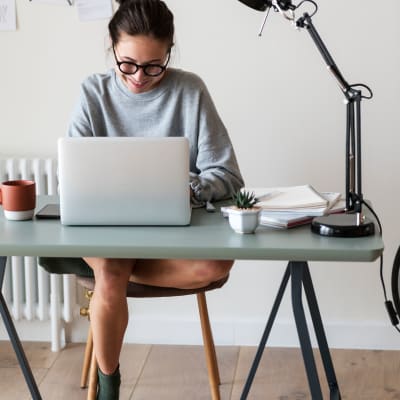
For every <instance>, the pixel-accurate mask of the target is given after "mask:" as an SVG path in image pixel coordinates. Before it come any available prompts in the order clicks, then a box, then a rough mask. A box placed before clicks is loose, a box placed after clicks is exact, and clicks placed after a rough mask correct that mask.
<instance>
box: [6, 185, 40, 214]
mask: <svg viewBox="0 0 400 400" xmlns="http://www.w3.org/2000/svg"><path fill="white" fill-rule="evenodd" d="M0 204H2V205H3V210H4V215H5V217H6V218H7V219H9V220H13V221H23V220H27V219H32V217H33V215H34V212H35V206H36V187H35V182H34V181H27V180H16V181H7V182H3V183H2V184H1V188H0Z"/></svg>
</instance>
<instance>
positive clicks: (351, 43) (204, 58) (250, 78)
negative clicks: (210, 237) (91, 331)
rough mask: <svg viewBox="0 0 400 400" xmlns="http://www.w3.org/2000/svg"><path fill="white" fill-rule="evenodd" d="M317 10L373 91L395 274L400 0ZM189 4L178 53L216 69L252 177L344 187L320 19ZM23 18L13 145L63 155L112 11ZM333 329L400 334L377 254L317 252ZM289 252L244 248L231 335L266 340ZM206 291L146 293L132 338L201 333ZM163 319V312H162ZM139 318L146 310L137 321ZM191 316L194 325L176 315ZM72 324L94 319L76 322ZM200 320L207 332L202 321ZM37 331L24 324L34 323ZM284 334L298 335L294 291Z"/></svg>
mask: <svg viewBox="0 0 400 400" xmlns="http://www.w3.org/2000/svg"><path fill="white" fill-rule="evenodd" d="M317 2H318V4H319V6H320V10H319V12H318V14H317V15H316V16H315V17H314V23H315V25H316V27H317V29H318V30H319V32H320V34H321V36H322V38H323V39H324V41H325V43H326V45H327V47H328V49H329V50H330V52H331V54H332V55H333V57H334V59H335V61H336V62H337V64H338V66H339V68H340V69H341V71H342V72H343V75H344V76H345V78H346V79H347V80H348V81H349V82H351V83H356V82H357V83H358V82H362V83H366V84H368V85H369V86H370V87H371V88H372V89H373V91H374V94H375V97H374V98H373V100H371V101H365V102H363V157H364V158H363V173H364V179H363V181H364V188H363V191H364V194H365V196H366V197H367V198H368V199H371V200H372V201H373V204H374V207H375V209H376V211H377V212H378V214H379V215H380V217H381V220H382V224H383V227H384V240H385V246H386V250H385V278H386V283H387V285H388V289H389V287H390V285H389V283H390V282H389V278H390V269H391V263H392V260H393V257H394V253H395V251H396V249H397V246H398V245H399V239H398V237H397V236H398V235H397V229H396V224H397V223H398V219H399V218H398V216H397V215H398V202H397V199H398V198H399V195H400V187H399V185H398V183H397V179H396V178H397V171H398V169H399V161H398V157H397V151H396V148H397V145H400V140H399V139H398V137H397V135H396V134H395V133H396V130H398V126H399V125H400V113H399V111H398V110H399V107H398V105H399V102H398V97H397V96H396V95H397V94H398V91H399V89H400V78H399V74H398V71H400V55H399V52H398V43H397V42H398V38H399V37H400V36H399V33H400V32H399V30H400V28H399V24H398V23H397V16H398V15H399V12H400V4H399V2H398V1H395V0H389V1H385V2H384V3H383V4H382V5H379V6H378V5H377V2H375V1H371V0H368V1H365V0H352V1H348V0H336V1H328V0H317ZM167 3H168V5H169V6H170V8H171V9H172V10H173V12H174V13H175V17H176V30H177V40H176V43H177V45H176V49H175V50H176V52H175V55H174V57H173V64H174V65H175V66H178V67H182V68H185V69H189V70H193V71H195V72H197V73H198V74H199V75H200V76H202V77H203V79H204V80H205V81H206V83H207V85H208V87H209V89H210V91H211V93H212V95H213V97H214V99H215V103H216V105H217V108H218V109H219V111H220V114H221V116H222V118H223V120H224V121H225V123H226V125H227V127H228V129H229V131H230V134H231V138H232V141H233V143H234V146H235V149H236V151H237V156H238V159H239V163H240V166H241V169H242V172H243V174H244V177H245V180H246V183H247V184H248V185H250V186H261V185H262V186H274V185H294V184H303V183H310V184H312V185H314V186H315V187H316V188H317V189H319V190H327V191H329V190H334V191H343V188H344V145H345V143H344V127H345V106H344V104H343V101H342V100H343V95H342V93H341V92H340V90H339V89H338V87H337V85H336V82H335V81H334V79H333V78H332V77H331V76H330V75H329V73H328V72H327V71H326V68H325V65H324V63H323V61H322V59H321V57H320V55H319V53H318V51H317V50H316V48H315V47H314V44H313V42H312V41H311V39H310V37H309V36H308V33H307V32H305V31H300V32H297V31H296V30H295V29H293V28H292V26H291V25H290V23H288V22H287V21H285V20H284V19H283V18H282V17H281V16H280V15H278V14H275V13H271V15H270V17H269V20H268V23H267V26H266V28H265V31H264V36H263V37H262V38H259V37H258V36H257V33H258V29H259V26H260V23H261V20H262V14H261V13H257V12H255V11H253V10H251V9H249V8H247V7H245V6H244V5H242V4H241V3H239V2H238V1H235V0H218V1H215V0H203V1H201V2H199V1H194V0H185V1H178V0H167ZM17 13H18V31H17V32H9V33H8V32H2V33H0V51H1V62H0V79H1V88H0V121H1V122H0V132H1V136H0V155H2V156H4V155H35V156H37V155H39V156H48V155H51V156H54V155H55V148H56V139H57V138H58V137H59V136H62V135H63V134H64V132H65V129H66V124H67V120H68V116H69V113H70V110H71V108H72V105H73V103H74V101H75V98H76V95H77V92H78V87H79V83H80V81H81V80H82V79H83V78H84V77H85V76H86V75H88V74H89V73H92V72H100V71H104V70H105V69H106V68H108V67H109V66H110V65H111V63H110V60H109V58H108V57H107V54H106V47H107V45H106V44H107V29H106V25H107V21H100V22H91V23H80V22H79V21H78V18H77V15H76V10H75V8H73V7H68V6H65V7H63V6H50V5H44V4H34V3H33V4H32V3H30V2H28V1H27V0H17ZM310 265H311V271H312V274H313V278H314V284H315V287H316V291H317V294H318V296H319V301H320V308H321V313H322V316H323V319H324V321H325V324H326V328H327V334H328V340H329V341H330V343H331V344H332V345H333V346H336V347H365V348H368V347H369V348H400V337H399V336H398V334H396V333H394V330H393V329H392V328H391V326H390V323H389V322H388V317H387V315H386V313H385V310H384V306H383V295H382V289H381V286H380V281H379V265H378V262H376V263H370V264H368V263H311V264H310ZM283 268H284V263H281V262H275V263H274V262H244V261H241V262H237V264H236V266H235V267H234V269H233V271H232V274H231V278H230V281H229V283H228V284H227V285H226V286H225V288H224V289H223V290H220V291H217V292H215V293H210V295H209V299H210V302H209V303H210V304H209V307H210V314H211V317H212V319H213V321H214V326H215V336H216V339H217V341H218V342H219V343H240V344H250V343H252V344H254V343H256V342H257V341H258V339H259V335H260V330H261V329H262V326H263V324H264V321H265V318H266V314H267V312H269V310H270V307H271V305H272V301H273V299H274V296H275V293H276V291H277V286H278V284H279V282H280V279H281V275H282V273H283ZM194 307H195V303H194V299H176V300H165V301H161V300H150V301H138V302H135V303H134V304H133V305H132V308H133V309H134V312H133V313H132V315H133V317H132V319H133V323H131V324H130V326H129V330H128V332H127V341H129V340H138V341H153V342H166V341H171V342H172V341H178V342H188V343H190V342H193V341H198V340H199V333H198V331H197V327H196V329H195V327H194V322H193V321H194V318H195V317H196V313H195V308H194ZM159 319H160V320H162V321H163V323H162V325H161V326H160V324H159V323H158V320H159ZM135 321H136V322H137V323H135ZM174 324H178V326H179V327H180V328H182V332H183V334H182V335H177V334H175V333H173V334H172V333H171V335H166V333H168V332H169V329H170V328H171V329H172V328H173V327H176V326H177V325H174ZM71 331H72V333H71V337H72V338H73V339H80V338H83V337H84V333H83V331H82V330H79V329H71ZM193 332H194V333H193ZM24 335H28V336H29V334H28V332H26V331H24V332H23V333H22V336H24ZM271 340H272V343H273V344H276V345H297V339H296V335H295V330H294V328H293V323H292V312H291V306H290V302H289V301H288V299H287V298H286V299H285V302H284V304H283V307H282V309H281V311H280V313H279V315H278V320H277V325H276V327H275V329H274V331H273V335H272V338H271Z"/></svg>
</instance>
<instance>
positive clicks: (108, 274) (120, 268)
mask: <svg viewBox="0 0 400 400" xmlns="http://www.w3.org/2000/svg"><path fill="white" fill-rule="evenodd" d="M129 261H130V260H129ZM129 261H128V260H114V259H100V260H99V261H98V262H97V263H96V265H93V267H92V268H93V271H94V276H95V281H96V283H95V293H100V295H99V296H98V297H101V298H102V299H103V302H105V303H113V302H114V301H117V300H119V299H120V298H121V297H126V287H127V285H128V281H129V276H130V274H131V271H132V263H131V262H129Z"/></svg>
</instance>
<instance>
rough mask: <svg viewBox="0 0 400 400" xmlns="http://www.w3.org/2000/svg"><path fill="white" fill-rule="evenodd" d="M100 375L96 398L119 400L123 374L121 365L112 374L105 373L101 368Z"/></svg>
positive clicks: (97, 399)
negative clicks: (120, 368)
mask: <svg viewBox="0 0 400 400" xmlns="http://www.w3.org/2000/svg"><path fill="white" fill-rule="evenodd" d="M97 375H98V377H99V382H98V389H97V397H96V400H118V399H119V387H120V385H121V374H120V373H119V366H118V368H117V369H116V370H115V372H114V373H113V374H111V375H106V374H103V372H101V371H100V368H98V369H97Z"/></svg>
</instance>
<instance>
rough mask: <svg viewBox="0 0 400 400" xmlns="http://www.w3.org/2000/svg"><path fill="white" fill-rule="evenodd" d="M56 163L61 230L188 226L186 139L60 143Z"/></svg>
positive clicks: (85, 139) (67, 140)
mask: <svg viewBox="0 0 400 400" xmlns="http://www.w3.org/2000/svg"><path fill="white" fill-rule="evenodd" d="M58 163H59V165H58V168H59V194H60V216H61V223H62V224H64V225H188V224H189V223H190V216H191V206H190V195H189V143H188V140H187V139H186V138H183V137H168V138H165V137H163V138H156V137H151V138H147V137H146V138H144V137H140V138H131V137H129V138H128V137H116V138H111V137H79V138H62V139H59V141H58Z"/></svg>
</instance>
